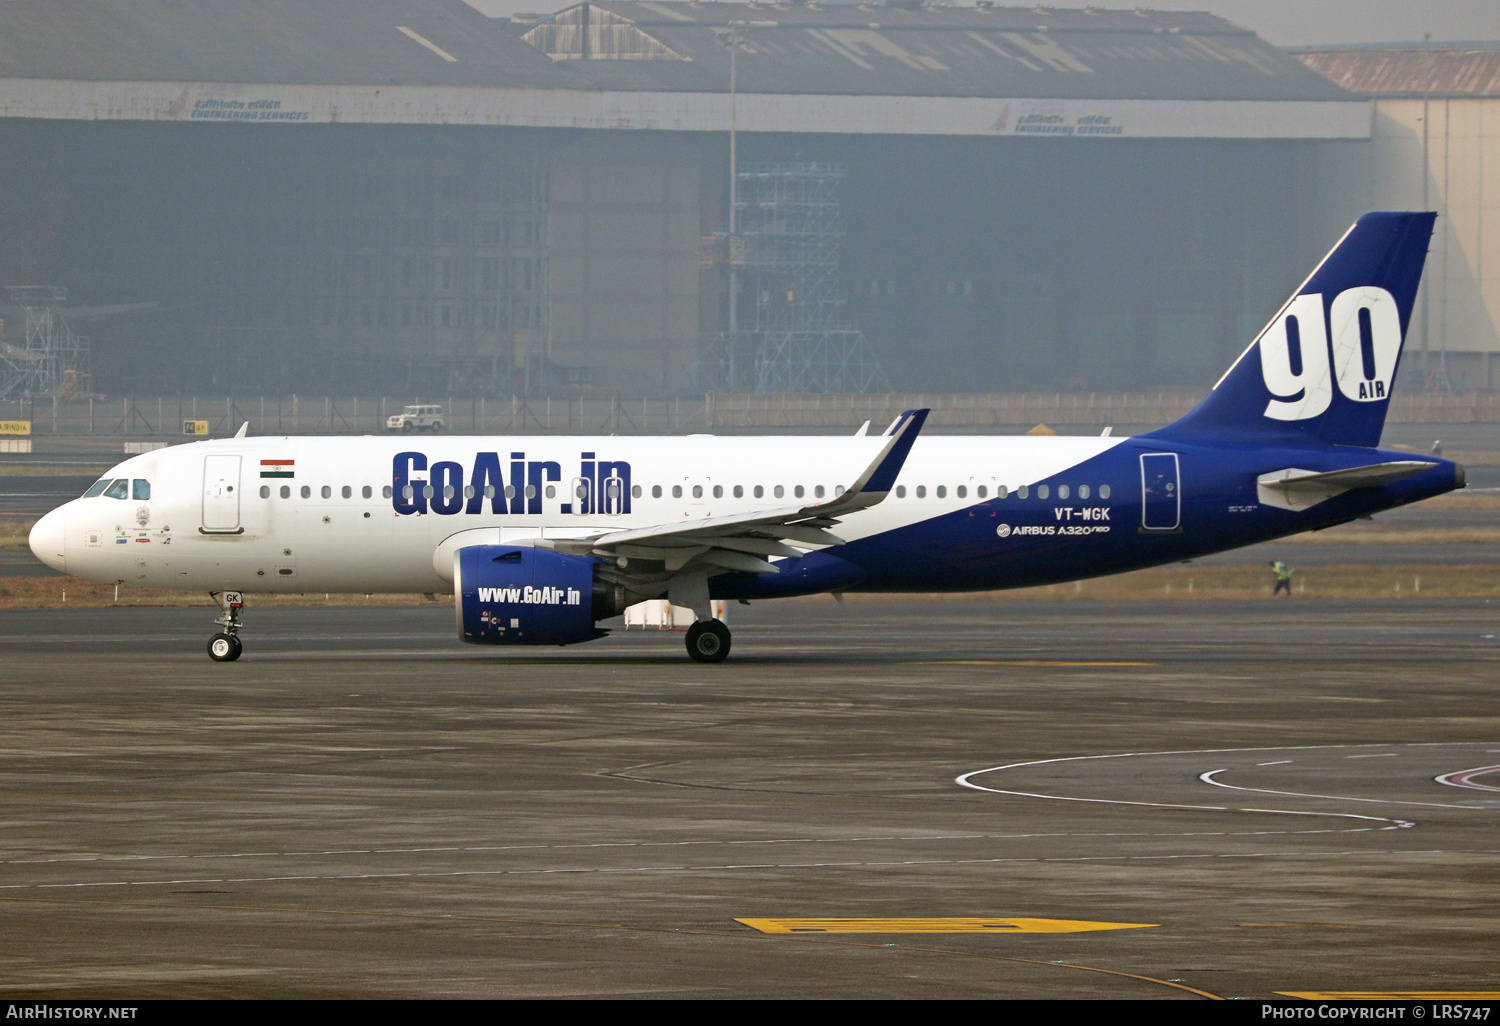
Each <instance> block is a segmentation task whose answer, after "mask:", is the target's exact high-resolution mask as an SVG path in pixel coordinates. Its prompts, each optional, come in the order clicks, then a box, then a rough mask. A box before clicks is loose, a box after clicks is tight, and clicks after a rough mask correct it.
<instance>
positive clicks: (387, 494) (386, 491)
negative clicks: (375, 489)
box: [380, 485, 392, 499]
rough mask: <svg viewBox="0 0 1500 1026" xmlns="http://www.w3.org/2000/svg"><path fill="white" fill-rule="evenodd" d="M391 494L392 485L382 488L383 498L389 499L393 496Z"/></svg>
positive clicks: (381, 494)
mask: <svg viewBox="0 0 1500 1026" xmlns="http://www.w3.org/2000/svg"><path fill="white" fill-rule="evenodd" d="M391 495H392V492H391V486H390V485H386V486H385V487H384V488H382V489H380V497H381V498H382V499H389V498H390V497H391Z"/></svg>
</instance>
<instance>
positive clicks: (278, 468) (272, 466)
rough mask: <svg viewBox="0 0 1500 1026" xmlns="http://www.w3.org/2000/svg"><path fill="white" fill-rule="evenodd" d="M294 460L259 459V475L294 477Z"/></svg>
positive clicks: (295, 474)
mask: <svg viewBox="0 0 1500 1026" xmlns="http://www.w3.org/2000/svg"><path fill="white" fill-rule="evenodd" d="M296 464H297V461H296V460H261V461H260V476H261V477H296V476H297V471H296Z"/></svg>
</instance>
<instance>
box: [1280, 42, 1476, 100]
mask: <svg viewBox="0 0 1500 1026" xmlns="http://www.w3.org/2000/svg"><path fill="white" fill-rule="evenodd" d="M1295 56H1296V57H1297V59H1298V60H1300V61H1301V62H1302V63H1303V64H1306V65H1307V66H1308V67H1309V68H1312V69H1313V70H1314V71H1317V72H1320V73H1321V74H1323V75H1326V76H1327V77H1328V78H1329V79H1330V80H1332V81H1333V82H1335V83H1337V84H1338V85H1340V86H1342V87H1343V88H1345V89H1347V90H1349V91H1350V92H1352V93H1357V94H1359V95H1361V96H1387V97H1392V98H1397V97H1419V96H1435V97H1439V98H1441V97H1460V96H1500V43H1490V44H1487V45H1459V46H1454V45H1452V44H1447V45H1439V46H1415V45H1414V46H1382V47H1359V48H1357V49H1356V48H1353V47H1351V48H1348V49H1337V50H1307V51H1304V52H1301V53H1298V54H1296V55H1295Z"/></svg>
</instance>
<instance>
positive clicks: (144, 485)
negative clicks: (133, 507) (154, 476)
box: [130, 477, 151, 499]
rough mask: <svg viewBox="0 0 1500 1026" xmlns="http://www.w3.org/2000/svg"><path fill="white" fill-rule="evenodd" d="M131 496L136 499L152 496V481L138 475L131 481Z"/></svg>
mask: <svg viewBox="0 0 1500 1026" xmlns="http://www.w3.org/2000/svg"><path fill="white" fill-rule="evenodd" d="M130 491H131V496H132V497H133V498H136V499H149V498H151V482H150V481H147V480H146V479H145V478H141V477H138V478H136V479H135V480H133V481H131V482H130Z"/></svg>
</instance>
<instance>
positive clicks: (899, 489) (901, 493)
mask: <svg viewBox="0 0 1500 1026" xmlns="http://www.w3.org/2000/svg"><path fill="white" fill-rule="evenodd" d="M896 498H898V499H904V498H906V485H897V486H896Z"/></svg>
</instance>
